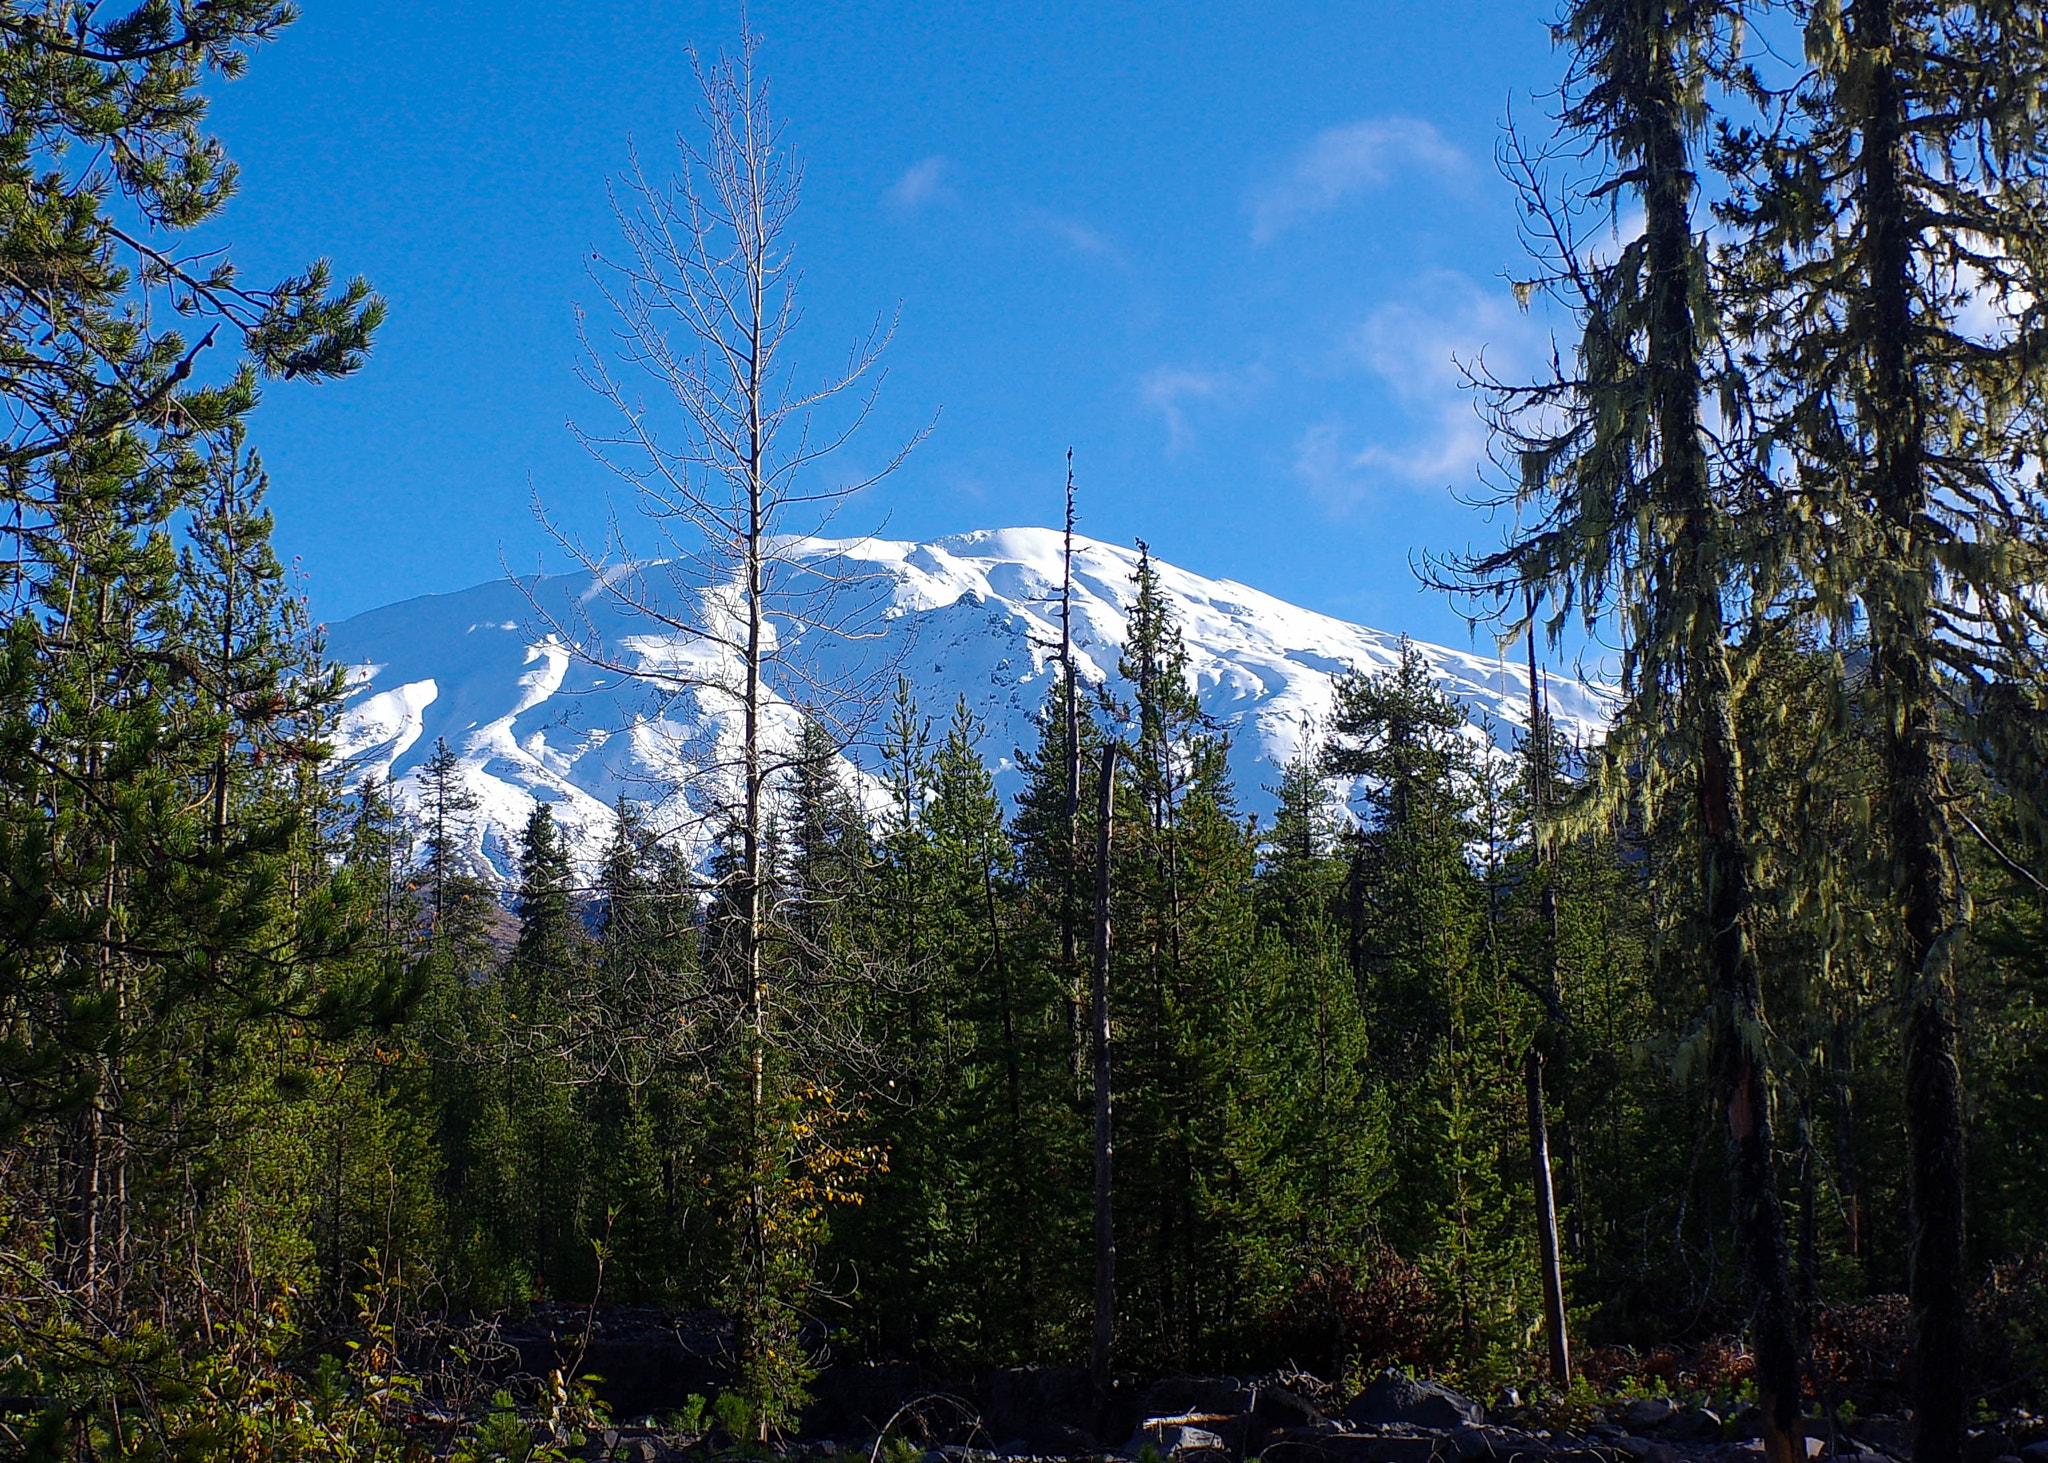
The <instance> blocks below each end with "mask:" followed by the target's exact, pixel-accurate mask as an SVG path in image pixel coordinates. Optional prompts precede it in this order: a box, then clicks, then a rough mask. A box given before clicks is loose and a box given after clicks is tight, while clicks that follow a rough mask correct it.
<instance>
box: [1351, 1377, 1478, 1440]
mask: <svg viewBox="0 0 2048 1463" xmlns="http://www.w3.org/2000/svg"><path fill="white" fill-rule="evenodd" d="M1344 1416H1345V1418H1346V1419H1347V1420H1348V1421H1351V1422H1359V1423H1390V1422H1393V1423H1406V1424H1408V1425H1409V1426H1411V1427H1437V1428H1445V1429H1450V1428H1454V1427H1465V1426H1471V1425H1473V1424H1477V1423H1481V1422H1484V1421H1486V1410H1485V1409H1484V1408H1482V1407H1481V1406H1480V1405H1479V1404H1478V1403H1477V1402H1474V1401H1473V1400H1472V1399H1471V1398H1470V1397H1467V1396H1465V1395H1464V1394H1463V1393H1460V1392H1454V1391H1452V1390H1451V1389H1450V1388H1449V1387H1446V1386H1444V1385H1442V1384H1441V1383H1438V1382H1419V1381H1416V1380H1415V1379H1414V1378H1412V1377H1408V1376H1404V1375H1403V1374H1402V1373H1400V1372H1397V1371H1395V1370H1393V1369H1392V1368H1391V1367H1390V1368H1388V1369H1387V1370H1386V1371H1383V1372H1381V1373H1380V1374H1379V1376H1378V1377H1377V1378H1376V1379H1374V1381H1373V1383H1372V1385H1371V1386H1369V1387H1367V1388H1366V1389H1365V1390H1364V1391H1363V1392H1361V1393H1359V1394H1358V1396H1357V1397H1355V1398H1353V1399H1352V1402H1351V1405H1350V1406H1349V1407H1347V1408H1345V1409H1344Z"/></svg>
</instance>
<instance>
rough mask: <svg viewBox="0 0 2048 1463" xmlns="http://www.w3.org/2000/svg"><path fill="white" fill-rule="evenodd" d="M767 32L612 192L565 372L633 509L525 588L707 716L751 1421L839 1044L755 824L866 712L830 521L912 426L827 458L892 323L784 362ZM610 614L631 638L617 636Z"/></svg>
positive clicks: (563, 541) (691, 805) (681, 783)
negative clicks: (800, 962)
mask: <svg viewBox="0 0 2048 1463" xmlns="http://www.w3.org/2000/svg"><path fill="white" fill-rule="evenodd" d="M758 48H759V38H758V37H757V36H755V35H754V34H753V33H751V32H746V33H744V34H743V35H742V37H741V41H740V45H739V48H738V50H737V52H736V53H735V54H732V55H725V56H720V57H719V58H718V59H717V60H716V61H715V62H711V63H708V64H707V63H705V62H704V61H702V60H701V59H699V58H698V57H697V56H696V55H695V54H694V53H693V54H692V57H691V62H692V69H693V71H694V73H695V77H696V81H697V84H698V88H699V92H700V102H699V106H698V113H697V121H698V124H699V139H700V140H696V141H693V140H691V139H689V138H679V139H678V142H677V148H678V166H677V167H676V169H675V171H674V173H673V175H672V176H667V177H661V176H656V175H652V174H650V173H649V172H648V171H647V169H646V168H645V167H644V166H643V164H642V162H641V159H640V157H639V155H638V154H637V152H636V153H635V154H634V155H633V158H632V161H631V163H630V165H629V166H628V168H627V170H626V171H625V173H624V174H623V175H622V177H621V178H620V179H618V180H617V182H616V183H615V184H614V186H613V189H612V205H613V212H614V214H615V216H616V218H617V220H618V224H619V230H620V233H621V235H622V238H623V241H624V249H623V251H622V252H621V253H620V254H619V255H618V256H616V257H610V256H604V255H593V260H592V265H591V271H590V272H591V276H592V279H593V280H594V282H595V283H596V285H597V288H598V290H599V292H600V294H601V295H602V297H603V300H604V303H605V305H606V307H607V308H608V310H609V312H610V314H611V316H612V319H613V326H612V328H611V330H610V331H609V333H608V335H607V336H605V337H604V338H602V339H601V340H600V339H594V338H593V337H592V336H591V335H590V334H589V333H588V332H587V331H586V332H585V333H584V335H583V343H584V359H583V364H582V368H581V373H580V374H581V376H582V378H583V380H584V381H585V383H586V384H587V385H588V386H589V387H590V388H591V389H592V390H593V391H595V392H596V393H597V394H598V395H599V396H600V397H601V398H603V400H604V401H605V402H606V403H608V404H609V405H610V407H611V408H612V409H613V412H614V413H615V420H616V423H617V425H616V426H615V427H613V428H612V429H610V430H607V431H592V430H585V429H582V428H578V427H576V426H575V425H574V424H573V423H572V430H575V431H576V434H577V437H578V439H579V440H580V441H581V442H582V443H583V444H584V445H585V447H587V448H588V449H589V450H590V451H591V453H592V454H593V455H594V456H595V457H596V458H597V459H598V460H599V461H601V462H602V463H604V465H605V466H606V467H607V468H608V469H609V470H610V471H611V472H613V473H614V474H616V475H617V477H618V478H619V479H620V480H621V481H622V482H623V483H624V484H625V485H626V486H627V487H628V488H629V489H630V491H631V504H632V509H633V511H632V513H631V514H630V516H629V517H628V518H626V519H625V520H623V521H622V519H621V518H620V517H619V516H618V515H617V514H616V513H614V514H613V515H612V516H611V517H610V519H609V520H608V523H607V526H606V531H605V534H604V537H603V539H602V541H601V542H599V543H597V544H596V545H591V544H588V543H586V542H585V541H584V539H583V538H582V537H580V536H579V535H578V534H577V533H575V532H574V531H572V530H569V529H565V528H561V527H559V526H557V525H556V524H555V523H554V522H553V521H552V520H550V519H549V518H548V516H547V514H546V512H545V511H544V510H540V509H538V507H537V511H538V512H540V516H541V518H542V521H543V523H544V524H546V525H548V527H549V529H550V532H552V533H553V535H554V537H555V539H556V541H557V542H558V543H559V544H560V545H561V546H562V548H563V549H564V550H565V551H566V552H567V553H568V554H569V555H570V557H571V558H572V559H573V560H574V561H575V562H576V563H577V564H578V565H579V566H580V567H581V568H582V569H583V570H585V571H586V572H587V573H588V574H589V575H590V576H591V581H592V584H593V586H594V588H596V589H597V590H599V591H600V593H598V594H596V595H594V596H591V597H586V598H585V599H582V600H578V601H576V602H574V603H570V604H564V603H561V602H559V601H557V600H554V599H545V598H544V597H543V596H541V595H540V594H538V593H532V594H530V596H529V597H530V599H531V601H532V603H533V605H534V609H535V613H536V615H537V617H538V618H539V620H540V621H541V626H540V628H541V629H542V630H543V631H544V632H545V633H548V634H552V635H554V636H556V637H558V638H559V639H560V640H561V641H562V642H563V643H565V644H566V645H567V646H569V647H570V649H571V650H572V652H573V653H574V654H575V655H577V656H578V657H579V658H581V659H582V660H583V661H584V662H586V663H587V664H588V665H590V666H592V667H594V668H597V669H600V670H603V671H605V672H608V673H610V674H612V675H616V676H622V677H631V678H633V679H635V680H637V681H638V682H639V683H640V684H642V685H644V686H646V687H647V688H648V692H649V696H650V698H651V701H652V702H653V707H652V714H651V715H650V716H649V717H648V719H647V721H646V723H645V724H644V727H643V730H644V729H645V728H651V727H655V726H658V725H670V726H672V725H674V724H675V721H676V718H673V717H671V716H670V715H669V714H668V712H669V709H670V708H671V707H673V706H677V705H679V704H691V705H693V706H694V709H695V711H696V713H697V715H696V718H695V724H697V725H700V726H703V727H706V728H708V731H707V732H706V733H705V734H704V735H703V736H702V737H699V738H697V739H696V740H695V741H694V742H693V743H690V744H682V743H678V744H675V745H674V746H673V748H672V750H673V751H674V752H675V753H676V756H675V758H674V765H677V766H678V767H679V768H681V769H682V770H681V771H680V772H679V773H678V774H677V785H676V787H675V788H674V789H673V790H674V791H675V792H676V793H678V794H680V801H681V803H682V805H683V810H684V816H685V821H686V822H687V823H690V824H693V825H694V826H693V827H690V828H688V829H687V830H685V829H684V828H680V827H678V828H672V829H669V830H667V831H668V832H669V834H670V835H671V836H675V835H677V834H683V833H687V834H688V835H689V842H690V844H691V846H692V847H693V848H694V849H696V850H698V851H699V852H701V851H703V850H705V849H707V848H710V849H711V850H712V851H713V852H712V856H711V858H710V859H709V860H708V862H706V863H705V865H704V868H705V871H706V872H705V875H704V878H703V880H702V883H701V895H702V897H703V899H704V908H705V936H704V947H705V953H704V959H703V962H702V964H703V968H702V970H701V971H698V972H692V973H691V974H692V975H693V977H695V978H698V979H701V980H702V982H703V986H702V988H701V989H698V990H695V991H692V992H690V993H689V998H688V999H687V1000H683V999H679V1000H678V1002H677V1003H676V1005H677V1009H678V1010H687V1012H688V1013H689V1014H688V1019H687V1020H685V1021H684V1022H682V1023H681V1026H682V1029H683V1030H684V1031H685V1032H686V1033H687V1034H688V1036H687V1039H690V1040H693V1041H694V1042H695V1043H696V1045H697V1046H698V1047H699V1049H700V1050H702V1051H704V1052H707V1053H712V1054H715V1055H717V1056H718V1057H719V1058H720V1060H721V1061H725V1062H729V1063H730V1064H731V1065H730V1067H729V1068H728V1070H729V1071H730V1072H731V1074H732V1077H733V1086H734V1089H735V1099H736V1102H737V1103H738V1104H739V1106H740V1108H741V1111H740V1112H739V1114H738V1117H737V1121H736V1122H735V1125H734V1127H735V1140H734V1144H733V1146H734V1149H735V1152H734V1155H733V1160H732V1171H733V1173H734V1175H735V1181H734V1183H733V1186H732V1189H733V1212H732V1213H731V1214H730V1215H729V1216H728V1219H729V1221H730V1226H731V1235H730V1238H731V1240H732V1242H733V1245H734V1251H735V1254H736V1256H737V1261H736V1270H737V1275H736V1278H735V1283H734V1286H733V1294H732V1303H733V1305H734V1309H735V1311H736V1313H737V1319H738V1321H739V1352H740V1354H739V1356H738V1358H737V1361H738V1364H739V1368H740V1375H741V1377H742V1379H743V1386H744V1387H745V1389H746V1390H747V1391H748V1392H749V1393H750V1394H751V1398H752V1400H753V1401H754V1402H755V1404H756V1414H757V1417H758V1418H759V1420H760V1425H761V1427H762V1430H763V1435H764V1436H765V1434H766V1430H767V1428H769V1427H770V1426H772V1425H773V1423H774V1420H775V1418H776V1416H777V1413H778V1412H779V1411H780V1410H781V1409H782V1408H783V1407H784V1406H785V1405H786V1404H787V1402H788V1401H789V1400H790V1399H791V1398H792V1397H793V1396H794V1395H795V1393H796V1391H797V1390H798V1389H800V1387H801V1385H802V1380H803V1377H802V1370H803V1362H802V1347H801V1345H800V1342H799V1338H798V1336H797V1334H796V1323H795V1318H796V1307H797V1304H798V1303H799V1301H800V1299H801V1292H802V1290H803V1289H804V1287H805V1285H806V1284H807V1283H808V1281H807V1271H806V1269H805V1266H804V1263H803V1259H802V1257H801V1256H797V1255H793V1254H790V1253H787V1252H786V1251H787V1248H788V1247H789V1246H790V1245H792V1244H794V1243H797V1242H798V1241H796V1240H794V1239H792V1238H791V1233H792V1230H793V1229H796V1228H799V1227H798V1226H790V1225H787V1224H781V1223H778V1216H777V1213H776V1209H777V1204H778V1198H777V1195H778V1193H781V1192H783V1191H785V1190H787V1189H788V1187H789V1186H790V1184H791V1182H792V1164H793V1162H794V1161H795V1160H794V1159H793V1157H792V1146H791V1145H792V1140H791V1137H790V1135H791V1134H792V1133H794V1132H799V1131H805V1132H808V1131H814V1130H815V1126H816V1125H815V1124H810V1123H800V1122H794V1121H791V1120H789V1117H788V1109H789V1106H790V1104H791V1103H792V1102H796V1101H800V1100H803V1098H802V1095H803V1094H804V1093H806V1092H814V1091H815V1083H813V1082H811V1081H809V1080H807V1078H806V1076H805V1074H803V1073H801V1072H799V1071H798V1070H797V1067H796V1065H795V1064H793V1063H792V1061H791V1060H790V1059H789V1058H790V1054H791V1052H792V1051H795V1050H798V1049H802V1048H809V1049H813V1050H815V1049H816V1048H818V1047H820V1046H831V1045H833V1044H835V1043H834V1042H833V1041H832V1040H828V1039H826V1038H827V1037H828V1035H839V1036H843V1033H836V1034H829V1033H826V1032H825V1031H823V1030H822V1029H821V1027H822V1026H823V1025H824V1024H826V1023H828V1022H829V1021H830V1019H831V1017H830V1016H829V1014H827V1012H826V1010H825V1007H824V1006H823V1005H821V1004H820V1003H818V1002H815V1001H807V1000H804V999H801V998H800V996H799V994H798V993H797V992H795V991H793V990H792V989H791V988H790V987H791V984H792V982H791V981H789V980H785V979H784V978H783V975H784V972H782V971H780V969H779V966H778V962H777V960H776V958H775V954H774V951H773V950H772V948H771V946H772V945H773V943H774V942H773V940H772V938H771V924H772V923H773V922H774V920H775V919H776V915H777V911H776V909H775V907H774V891H773V889H772V887H771V885H772V873H773V871H772V870H771V869H770V868H769V866H768V861H769V851H768V847H767V842H768V840H767V829H768V823H769V819H770V817H771V814H772V809H773V805H774V800H775V798H776V796H777V792H778V789H779V788H780V787H781V786H782V784H783V782H784V781H785V779H786V778H787V777H788V775H789V774H790V773H791V770H792V769H793V768H794V767H796V766H797V764H798V762H799V761H800V760H801V759H802V758H804V757H813V758H814V757H815V756H816V746H815V736H813V738H811V739H810V743H811V744H810V746H809V748H808V750H806V749H805V748H804V747H803V746H802V745H801V744H802V743H803V742H804V741H805V740H806V739H805V738H804V737H803V735H802V732H803V728H804V727H805V726H806V725H808V726H810V727H813V728H823V729H824V730H825V731H826V732H827V733H828V734H829V735H830V736H831V738H832V740H833V743H834V745H835V747H836V748H837V749H838V750H839V751H844V749H845V748H846V747H847V745H848V744H849V743H851V742H852V741H853V740H855V739H856V737H857V736H858V734H859V731H860V729H861V727H862V726H863V725H864V724H865V721H866V719H867V718H868V717H869V716H870V715H871V714H872V713H873V711H874V709H875V708H876V707H877V706H878V705H879V704H880V703H881V700H882V698H881V697H880V696H879V695H878V694H875V693H876V692H877V691H878V690H879V687H880V686H881V684H882V683H883V681H884V679H885V678H886V677H887V676H888V674H889V672H890V670H891V669H892V667H891V666H889V665H886V664H875V665H867V664H865V663H864V662H863V661H862V659H861V657H860V653H859V652H858V650H850V649H849V647H855V646H857V645H858V643H859V642H861V641H864V640H868V641H871V640H873V639H875V638H877V637H878V635H879V633H880V630H881V623H882V620H881V612H882V611H883V610H884V609H885V608H886V607H887V604H888V584H887V582H886V581H885V580H884V579H882V578H881V577H880V576H878V575H876V574H874V573H872V572H870V571H868V570H867V569H866V568H865V567H864V564H863V561H862V559H861V558H860V556H859V554H858V553H857V552H849V551H848V550H849V546H848V545H844V544H835V543H833V542H831V541H830V540H827V539H825V538H824V535H825V534H826V533H827V532H828V531H829V530H830V529H831V528H832V526H833V523H834V519H835V517H836V516H837V514H838V513H839V511H840V510H841V509H842V508H843V507H844V506H845V505H846V504H847V502H848V500H850V499H851V498H852V497H854V496H855V495H856V494H858V493H859V492H861V491H862V490H863V489H865V488H867V487H870V486H872V485H873V484H874V483H875V482H877V481H879V480H880V479H881V478H883V477H886V476H887V475H888V474H889V473H890V472H892V471H894V470H895V468H896V467H897V466H899V465H900V464H901V463H902V461H903V459H904V457H905V455H907V453H908V452H909V451H910V450H911V448H912V447H914V446H915V445H916V442H917V441H918V440H919V439H921V438H922V436H923V435H924V433H923V432H919V433H917V434H915V435H914V436H913V437H912V438H911V439H910V440H909V441H908V442H906V443H904V444H903V445H902V446H901V447H899V448H897V449H896V450H894V451H893V452H892V453H890V454H889V455H888V456H887V457H886V458H885V459H884V460H883V461H881V462H880V464H879V465H878V466H873V467H871V468H870V469H869V470H867V471H864V472H860V473H856V474H853V475H852V476H850V477H849V478H846V479H836V480H835V479H832V478H829V477H826V476H825V475H824V474H823V473H822V472H821V465H822V464H823V463H824V461H825V459H827V458H828V457H831V456H832V455H833V454H834V453H835V452H837V451H838V450H839V449H840V448H842V447H843V446H845V445H846V443H847V442H848V440H849V439H850V438H851V437H852V436H853V434H854V433H855V432H856V431H858V430H859V428H860V427H861V425H862V424H863V423H864V422H866V421H867V419H868V418H869V415H870V413H871V412H872V410H873V407H874V404H875V399H876V398H875V393H876V389H877V388H878V386H879V381H880V374H881V373H880V371H879V361H880V357H881V355H882V352H883V350H884V348H885V347H886V346H887V344H888V342H889V338H890V336H891V334H892V333H893V322H892V321H890V320H888V319H881V320H878V321H877V323H876V325H875V327H874V328H873V329H872V330H871V331H870V332H869V333H868V334H867V336H866V337H865V338H863V339H862V340H860V341H859V342H857V343H856V344H855V345H854V347H853V348H852V350H851V351H850V352H849V353H848V355H847V357H846V360H845V362H844V365H843V366H842V368H841V369H839V370H838V371H837V372H835V373H834V374H832V375H831V376H830V377H829V378H828V379H826V380H825V381H824V382H823V383H822V384H818V385H815V386H810V387H804V386H800V385H798V384H797V382H796V379H795V373H794V372H793V370H792V369H791V364H790V362H789V361H788V360H787V359H786V354H787V352H788V350H789V346H790V341H791V338H792V335H793V332H794V331H795V328H796V326H797V324H798V320H799V311H798V307H797V286H798V282H799V276H798V274H797V272H796V270H795V268H794V262H793V255H792V251H791V247H790V243H789V240H788V229H789V224H790V220H791V218H792V215H793V214H794V213H795V210H796V207H797V201H798V195H799V192H800V187H801V183H802V169H801V166H800V164H799V163H798V161H797V159H796V158H795V157H794V155H793V154H792V153H791V152H790V150H789V149H788V147H787V145H786V143H785V140H784V136H783V132H782V126H781V124H780V123H778V122H777V121H776V120H775V118H774V116H773V114H772V112H771V111H770V108H769V97H768V87H767V85H766V83H765V81H764V80H763V79H762V78H761V76H760V74H759V72H758V70H757V68H756V60H757V51H758ZM649 386H651V387H652V388H653V389H652V392H651V395H652V396H653V398H654V399H653V401H652V402H648V401H646V400H643V395H642V393H643V392H646V391H647V388H648V387H649ZM834 407H837V408H839V410H836V411H833V410H829V409H831V408H834ZM828 418H829V419H830V420H829V422H828V421H827V419H828ZM650 547H651V548H652V549H653V550H654V552H653V554H652V555H651V556H650V555H649V553H648V552H647V550H648V549H649V548H650ZM852 547H854V548H857V545H855V546H852ZM599 611H602V612H603V613H604V614H606V615H607V616H609V617H612V618H613V619H617V618H623V619H624V620H625V621H626V622H627V623H628V624H630V625H631V626H632V627H633V633H631V634H627V635H620V634H617V633H613V634H609V635H607V634H606V633H604V631H603V629H602V627H601V625H600V623H599V619H598V612H599ZM878 659H879V658H878ZM842 1004H843V1003H842Z"/></svg>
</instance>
